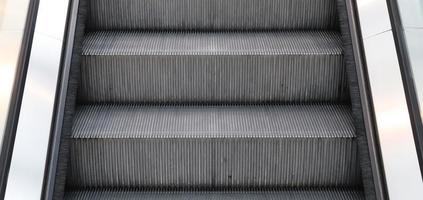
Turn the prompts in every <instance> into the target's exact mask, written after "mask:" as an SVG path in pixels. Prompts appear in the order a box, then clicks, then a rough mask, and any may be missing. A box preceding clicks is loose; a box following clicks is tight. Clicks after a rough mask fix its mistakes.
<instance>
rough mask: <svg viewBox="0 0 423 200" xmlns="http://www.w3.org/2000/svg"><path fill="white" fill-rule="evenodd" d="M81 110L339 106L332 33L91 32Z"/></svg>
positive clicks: (340, 74)
mask: <svg viewBox="0 0 423 200" xmlns="http://www.w3.org/2000/svg"><path fill="white" fill-rule="evenodd" d="M81 75H82V79H81V93H80V100H81V102H85V103H116V102H118V103H271V102H322V101H325V102H327V101H330V102H338V101H340V100H345V99H347V98H348V90H347V80H346V72H345V66H344V64H343V55H342V47H341V39H340V36H339V34H338V33H335V32H313V31H309V32H247V33H245V32H244V33H242V32H224V33H199V32H197V33H182V32H158V33H156V32H127V31H122V32H119V31H118V32H93V33H89V34H87V36H86V38H85V40H84V42H83V57H82V66H81Z"/></svg>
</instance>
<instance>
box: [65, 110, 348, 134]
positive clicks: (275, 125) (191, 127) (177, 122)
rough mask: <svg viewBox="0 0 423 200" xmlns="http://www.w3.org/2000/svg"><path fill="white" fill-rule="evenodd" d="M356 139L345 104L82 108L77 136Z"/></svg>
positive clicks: (75, 128)
mask: <svg viewBox="0 0 423 200" xmlns="http://www.w3.org/2000/svg"><path fill="white" fill-rule="evenodd" d="M310 137H311V138H314V137H315V138H354V137H355V130H354V126H353V122H352V116H351V113H350V110H349V107H347V106H343V105H274V106H271V105H267V106H141V105H88V106H82V107H80V108H78V109H77V112H76V116H75V121H74V126H73V131H72V138H80V139H81V138H310Z"/></svg>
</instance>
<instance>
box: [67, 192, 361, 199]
mask: <svg viewBox="0 0 423 200" xmlns="http://www.w3.org/2000/svg"><path fill="white" fill-rule="evenodd" d="M110 199H122V200H135V199H145V200H182V199H184V200H186V199H190V200H330V199H336V200H364V199H365V198H364V196H363V194H362V192H361V191H358V190H347V189H332V190H324V189H322V190H285V191H269V192H264V191H263V192H254V191H245V192H137V191H130V190H94V191H92V190H87V191H72V192H68V193H66V196H65V200H110Z"/></svg>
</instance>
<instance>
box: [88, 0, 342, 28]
mask: <svg viewBox="0 0 423 200" xmlns="http://www.w3.org/2000/svg"><path fill="white" fill-rule="evenodd" d="M89 6H90V14H89V19H90V20H89V22H88V27H89V28H91V29H96V30H98V29H185V30H187V29H188V30H192V29H195V30H211V29H213V30H228V29H237V30H246V29H331V28H334V27H336V25H337V15H336V3H335V0H230V1H228V0H178V1H169V0H124V1H123V0H90V1H89Z"/></svg>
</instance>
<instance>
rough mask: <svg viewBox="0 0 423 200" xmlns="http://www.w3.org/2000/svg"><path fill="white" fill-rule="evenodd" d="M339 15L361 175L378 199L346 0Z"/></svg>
mask: <svg viewBox="0 0 423 200" xmlns="http://www.w3.org/2000/svg"><path fill="white" fill-rule="evenodd" d="M338 13H339V20H340V27H341V33H342V41H343V47H344V59H345V60H344V62H345V65H346V70H347V75H348V82H349V89H350V96H351V107H352V113H353V118H354V124H355V127H356V134H357V142H358V151H359V152H358V153H359V159H360V166H361V173H362V179H363V187H364V193H365V196H366V199H367V200H370V199H376V193H375V188H374V180H373V175H372V167H371V163H370V154H369V149H368V142H367V137H366V129H365V127H364V118H363V113H362V111H363V109H362V105H361V94H360V90H359V86H358V77H357V73H356V67H355V66H356V63H355V61H354V54H353V49H352V48H353V47H352V42H351V35H350V31H351V30H350V28H349V25H348V13H347V7H346V3H345V0H338Z"/></svg>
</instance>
